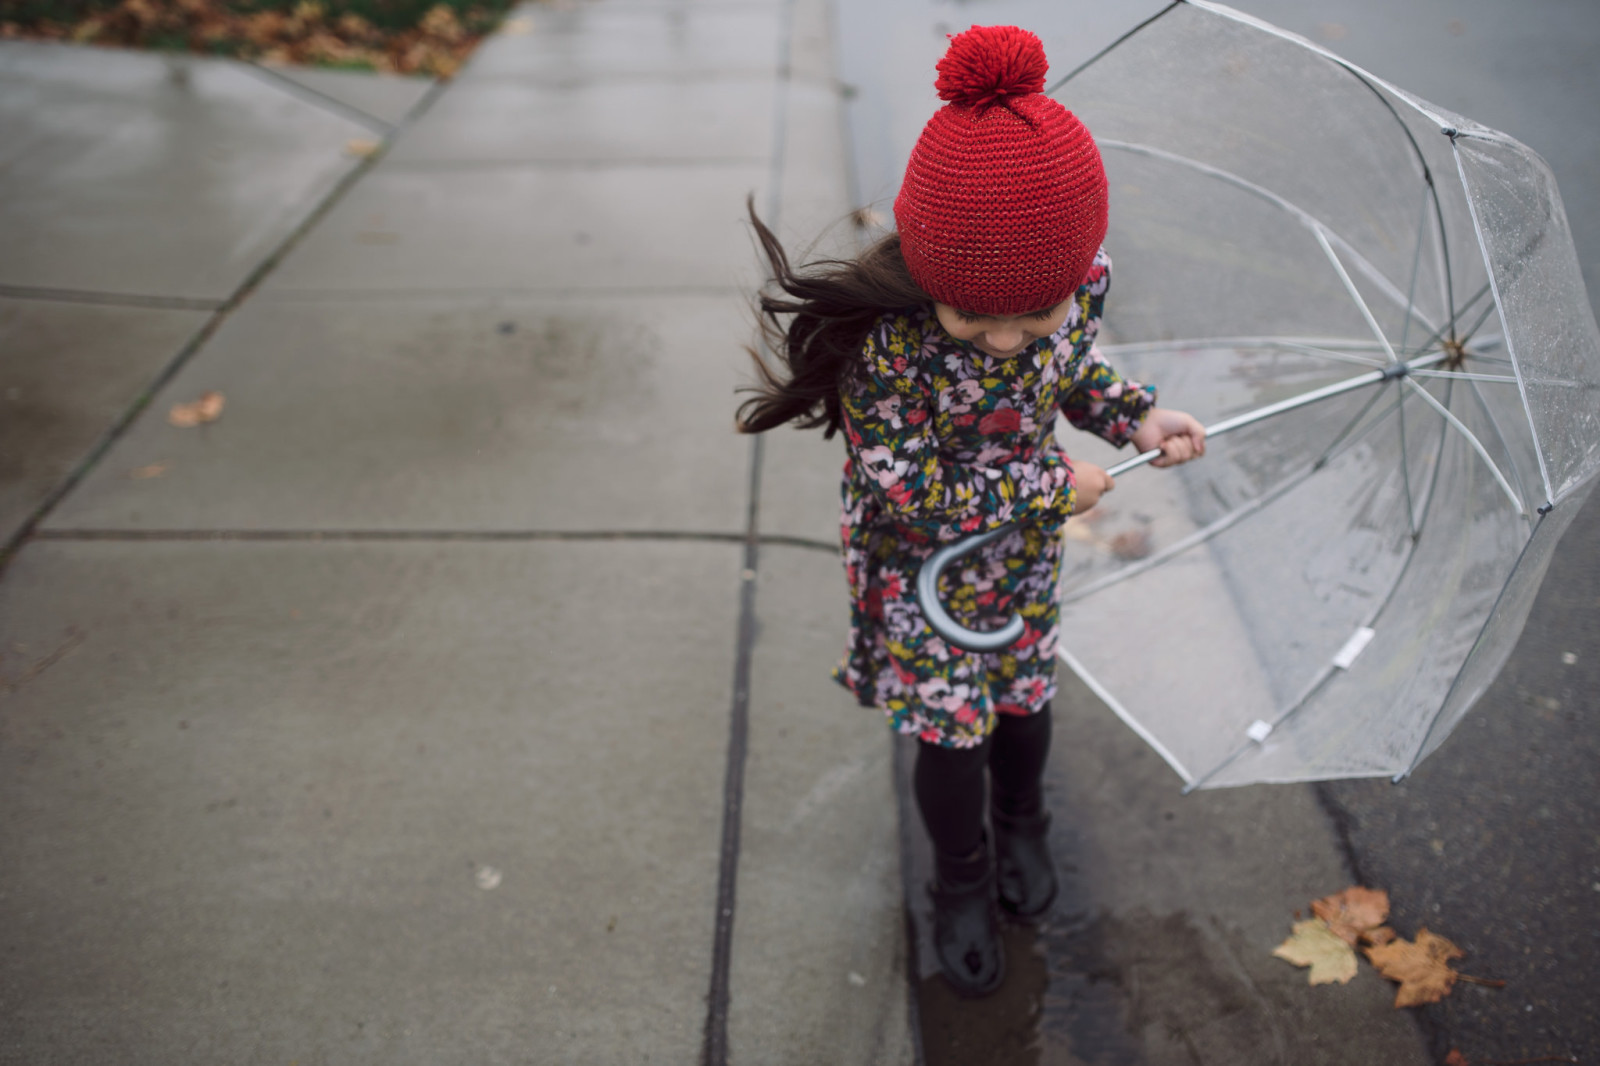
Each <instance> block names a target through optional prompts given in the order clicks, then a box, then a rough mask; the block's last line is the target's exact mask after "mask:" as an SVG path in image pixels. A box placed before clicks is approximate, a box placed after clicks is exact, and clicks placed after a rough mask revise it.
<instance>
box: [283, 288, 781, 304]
mask: <svg viewBox="0 0 1600 1066" xmlns="http://www.w3.org/2000/svg"><path fill="white" fill-rule="evenodd" d="M748 295H749V290H748V289H747V288H746V287H744V286H741V285H618V286H600V285H595V286H585V287H582V288H576V287H573V286H570V285H569V286H562V287H552V288H538V287H534V286H527V287H522V288H494V289H485V288H463V289H441V288H431V289H335V288H327V287H322V288H316V289H289V288H275V289H273V290H272V291H271V292H269V293H263V294H262V299H270V300H274V301H280V302H288V301H294V302H297V303H351V302H355V301H358V300H406V301H415V300H433V301H441V302H452V301H454V302H459V301H462V300H577V299H595V300H615V299H617V298H618V297H640V298H657V299H666V298H669V297H670V298H680V299H681V298H684V297H694V296H703V297H707V298H715V299H726V298H727V297H729V296H743V297H748Z"/></svg>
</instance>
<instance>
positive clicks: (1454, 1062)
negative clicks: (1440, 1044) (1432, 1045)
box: [1444, 1048, 1472, 1066]
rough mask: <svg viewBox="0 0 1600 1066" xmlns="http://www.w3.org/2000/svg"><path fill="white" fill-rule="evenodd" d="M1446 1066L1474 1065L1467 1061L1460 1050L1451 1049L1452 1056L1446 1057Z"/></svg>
mask: <svg viewBox="0 0 1600 1066" xmlns="http://www.w3.org/2000/svg"><path fill="white" fill-rule="evenodd" d="M1444 1066H1472V1064H1471V1063H1469V1062H1468V1061H1467V1057H1466V1056H1465V1055H1463V1054H1462V1053H1461V1049H1460V1048H1451V1049H1450V1054H1448V1055H1446V1056H1445V1057H1444Z"/></svg>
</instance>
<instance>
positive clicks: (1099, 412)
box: [1056, 249, 1156, 448]
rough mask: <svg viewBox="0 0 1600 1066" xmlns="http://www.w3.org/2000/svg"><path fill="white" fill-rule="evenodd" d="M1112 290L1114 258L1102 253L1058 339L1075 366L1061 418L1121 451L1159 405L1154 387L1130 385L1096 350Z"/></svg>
mask: <svg viewBox="0 0 1600 1066" xmlns="http://www.w3.org/2000/svg"><path fill="white" fill-rule="evenodd" d="M1110 287H1111V259H1110V257H1109V256H1107V255H1106V253H1105V250H1104V249H1101V251H1100V254H1099V255H1097V256H1095V260H1094V265H1093V266H1092V267H1090V268H1089V278H1088V280H1087V281H1086V282H1085V283H1084V284H1083V286H1082V287H1080V288H1079V289H1078V292H1077V294H1076V295H1075V296H1074V297H1073V300H1074V307H1073V309H1072V313H1071V314H1070V315H1069V316H1068V318H1067V322H1066V325H1065V326H1064V327H1063V332H1062V333H1058V334H1057V335H1056V336H1057V338H1058V339H1059V347H1060V348H1061V349H1063V350H1062V353H1061V354H1063V355H1065V356H1066V357H1067V362H1068V365H1069V366H1070V367H1071V369H1070V370H1069V371H1068V373H1067V375H1066V377H1067V379H1068V380H1067V381H1066V382H1065V383H1064V384H1063V386H1062V389H1061V396H1060V401H1059V402H1060V405H1061V413H1062V414H1064V415H1066V416H1067V421H1068V422H1070V423H1071V424H1072V426H1073V428H1075V429H1081V430H1084V431H1086V432H1089V433H1093V434H1094V435H1095V436H1097V437H1102V438H1104V439H1105V440H1107V441H1109V442H1110V443H1112V444H1115V445H1116V446H1117V447H1119V448H1120V447H1122V446H1123V445H1124V444H1126V443H1128V438H1129V437H1131V436H1132V435H1133V431H1134V430H1136V429H1138V428H1139V423H1140V422H1141V421H1142V420H1143V419H1144V416H1145V415H1146V414H1147V413H1148V412H1149V410H1150V408H1152V407H1154V406H1155V402H1156V391H1155V389H1154V388H1151V387H1150V386H1148V385H1140V384H1139V383H1138V382H1135V381H1124V380H1123V379H1122V378H1121V377H1120V376H1119V375H1118V374H1117V372H1116V371H1115V370H1113V369H1111V365H1110V364H1109V363H1107V362H1106V361H1105V357H1104V356H1102V355H1101V354H1100V350H1099V349H1098V348H1096V347H1095V346H1094V339H1095V337H1096V336H1097V335H1098V334H1099V332H1100V314H1101V311H1102V310H1103V308H1104V307H1105V302H1106V292H1107V290H1108V289H1110Z"/></svg>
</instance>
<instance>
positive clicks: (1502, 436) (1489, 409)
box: [1462, 375, 1528, 499]
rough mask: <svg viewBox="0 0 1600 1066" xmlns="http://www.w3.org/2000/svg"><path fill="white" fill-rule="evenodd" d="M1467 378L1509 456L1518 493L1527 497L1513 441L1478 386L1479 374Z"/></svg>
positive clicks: (1479, 404) (1497, 438)
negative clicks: (1508, 437) (1507, 437)
mask: <svg viewBox="0 0 1600 1066" xmlns="http://www.w3.org/2000/svg"><path fill="white" fill-rule="evenodd" d="M1462 376H1465V375H1462ZM1467 380H1468V381H1469V382H1471V383H1472V395H1473V397H1474V398H1476V399H1477V401H1478V409H1479V410H1481V411H1482V412H1483V416H1484V417H1485V418H1487V419H1488V420H1489V428H1490V429H1492V430H1494V435H1495V439H1496V440H1498V441H1499V442H1500V448H1501V450H1502V451H1504V452H1505V454H1506V456H1507V459H1508V465H1509V466H1510V467H1511V476H1512V477H1514V478H1516V480H1517V493H1518V494H1519V495H1520V496H1521V497H1522V498H1523V499H1527V498H1528V486H1527V484H1526V483H1525V482H1524V481H1523V480H1522V470H1521V468H1520V467H1518V466H1517V462H1516V459H1515V455H1516V453H1515V452H1513V451H1512V450H1511V443H1510V442H1509V441H1508V440H1506V434H1505V430H1503V429H1502V428H1501V427H1500V420H1499V419H1498V418H1496V417H1495V416H1494V409H1493V408H1492V407H1490V406H1489V401H1488V399H1487V398H1486V397H1485V396H1484V395H1483V390H1482V389H1481V388H1479V387H1478V378H1477V376H1476V375H1473V376H1469V377H1467ZM1501 380H1503V381H1515V380H1516V379H1515V378H1502V379H1501Z"/></svg>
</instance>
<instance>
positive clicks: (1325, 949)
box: [1272, 918, 1356, 985]
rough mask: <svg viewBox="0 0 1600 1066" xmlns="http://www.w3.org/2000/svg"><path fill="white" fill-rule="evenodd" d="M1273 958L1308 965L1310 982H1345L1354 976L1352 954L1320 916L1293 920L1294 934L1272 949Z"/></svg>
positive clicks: (1353, 955)
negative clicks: (1299, 920)
mask: <svg viewBox="0 0 1600 1066" xmlns="http://www.w3.org/2000/svg"><path fill="white" fill-rule="evenodd" d="M1272 954H1273V955H1274V956H1276V957H1277V958H1280V959H1284V960H1287V961H1288V962H1292V963H1294V964H1295V965H1296V966H1309V967H1311V976H1310V981H1311V983H1312V984H1314V985H1325V984H1331V983H1332V982H1334V981H1337V982H1339V983H1340V984H1341V985H1343V984H1349V983H1350V978H1352V977H1354V976H1355V975H1356V953H1355V951H1354V950H1352V949H1351V947H1350V945H1349V944H1346V943H1345V942H1344V941H1343V940H1341V939H1340V938H1339V937H1337V936H1335V935H1334V933H1333V931H1332V930H1331V929H1329V928H1328V923H1327V922H1325V921H1323V920H1322V919H1321V918H1308V919H1306V920H1305V921H1303V922H1295V923H1294V933H1293V934H1292V935H1291V936H1290V937H1289V939H1288V940H1285V941H1284V942H1283V943H1281V944H1279V945H1278V946H1277V947H1275V948H1273V949H1272Z"/></svg>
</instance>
